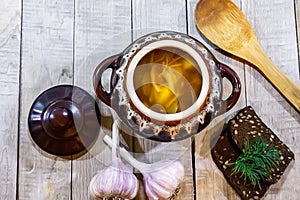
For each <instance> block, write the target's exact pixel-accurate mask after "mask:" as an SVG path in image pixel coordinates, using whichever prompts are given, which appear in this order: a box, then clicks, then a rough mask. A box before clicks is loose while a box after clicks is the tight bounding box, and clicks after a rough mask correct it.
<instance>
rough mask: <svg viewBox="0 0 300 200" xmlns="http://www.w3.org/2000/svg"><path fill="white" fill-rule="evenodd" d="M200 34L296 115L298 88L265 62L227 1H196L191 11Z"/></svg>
mask: <svg viewBox="0 0 300 200" xmlns="http://www.w3.org/2000/svg"><path fill="white" fill-rule="evenodd" d="M195 20H196V24H197V27H198V29H199V30H200V32H201V33H202V34H203V35H204V36H205V37H206V38H207V39H208V40H210V42H212V43H213V44H214V45H216V46H217V47H219V48H221V49H223V50H225V51H227V52H229V53H231V54H233V55H235V56H237V57H240V58H242V59H244V60H246V61H248V62H249V63H251V64H253V67H254V68H255V69H256V70H258V71H259V72H260V73H261V74H262V75H264V76H265V77H266V78H267V79H268V80H269V81H270V82H271V83H272V84H273V86H274V87H275V88H276V89H277V90H278V91H279V92H280V93H281V95H282V96H283V97H285V98H286V99H287V101H288V102H289V103H290V104H291V105H292V106H293V107H294V108H295V109H296V110H297V111H298V112H300V88H299V86H298V85H296V84H295V83H294V82H292V81H291V80H290V79H289V78H288V77H287V76H286V75H285V74H284V73H283V72H282V71H280V69H279V68H278V67H276V66H275V64H274V63H273V62H272V61H271V60H270V59H269V58H268V56H267V55H266V54H265V52H264V51H263V49H262V48H261V46H260V44H259V43H258V40H257V38H256V36H255V33H254V31H253V30H252V28H251V26H250V24H249V22H248V20H247V18H246V17H245V15H244V14H243V13H242V11H241V10H240V9H239V8H238V7H237V6H236V5H235V4H234V3H233V2H232V1H230V0H200V2H199V3H198V4H197V6H196V9H195Z"/></svg>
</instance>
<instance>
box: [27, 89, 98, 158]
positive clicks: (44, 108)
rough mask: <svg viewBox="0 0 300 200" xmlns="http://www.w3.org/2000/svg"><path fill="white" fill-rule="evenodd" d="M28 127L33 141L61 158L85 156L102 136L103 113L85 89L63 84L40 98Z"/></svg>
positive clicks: (32, 110) (32, 111)
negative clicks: (100, 135)
mask: <svg viewBox="0 0 300 200" xmlns="http://www.w3.org/2000/svg"><path fill="white" fill-rule="evenodd" d="M28 127H29V131H30V135H31V137H32V139H33V141H34V142H35V143H36V144H37V145H38V146H39V147H40V148H41V149H42V150H44V151H45V152H47V153H50V154H53V155H56V156H61V157H68V156H75V155H78V154H80V155H82V154H83V153H86V152H87V150H88V149H89V148H90V147H91V146H92V145H93V144H94V143H95V141H96V140H97V138H98V135H99V130H100V112H99V108H98V105H97V103H96V102H95V100H94V98H93V97H92V96H91V95H90V94H89V93H87V92H86V91H84V90H83V89H81V88H79V87H76V86H72V85H59V86H55V87H52V88H50V89H48V90H46V91H44V92H43V93H41V94H40V95H39V96H38V97H37V98H36V100H35V101H34V103H33V104H32V106H31V109H30V111H29V116H28Z"/></svg>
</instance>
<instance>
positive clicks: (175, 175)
mask: <svg viewBox="0 0 300 200" xmlns="http://www.w3.org/2000/svg"><path fill="white" fill-rule="evenodd" d="M104 141H105V142H106V143H107V144H108V145H109V146H111V147H113V142H112V140H111V138H110V137H109V136H108V135H106V136H105V137H104ZM119 150H120V155H121V156H122V157H123V158H124V159H125V160H126V161H127V162H129V163H130V164H131V165H132V166H133V167H135V168H136V169H138V170H139V171H140V172H141V173H142V174H143V181H144V187H145V192H146V194H147V197H148V199H149V200H158V199H160V200H161V199H174V198H175V197H176V196H177V194H178V193H179V192H180V188H181V183H182V181H183V179H184V167H183V165H182V164H181V162H179V161H178V160H173V159H166V160H161V161H158V162H155V163H152V164H146V163H142V162H140V161H137V160H136V159H135V158H133V157H132V155H131V154H130V153H129V152H128V151H127V150H125V149H124V148H121V147H120V149H119Z"/></svg>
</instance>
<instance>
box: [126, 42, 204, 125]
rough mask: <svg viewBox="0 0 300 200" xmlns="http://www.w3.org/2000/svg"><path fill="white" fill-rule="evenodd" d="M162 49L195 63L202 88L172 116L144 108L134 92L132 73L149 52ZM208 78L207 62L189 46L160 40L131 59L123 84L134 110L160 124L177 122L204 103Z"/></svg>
mask: <svg viewBox="0 0 300 200" xmlns="http://www.w3.org/2000/svg"><path fill="white" fill-rule="evenodd" d="M162 47H171V48H176V49H180V50H182V51H184V52H186V53H188V54H189V55H190V56H191V57H192V58H193V59H194V60H195V61H196V62H197V65H198V66H197V67H198V70H199V71H200V74H201V77H202V86H201V90H200V94H199V95H198V97H197V100H196V101H195V102H194V103H193V104H192V105H191V106H190V107H188V108H187V109H185V110H183V111H181V112H178V113H174V114H166V113H165V114H163V113H159V112H155V111H153V110H151V109H150V108H148V107H147V106H145V105H144V104H143V103H142V102H141V100H140V99H139V97H138V96H137V94H136V92H135V86H134V81H133V80H134V71H135V69H136V67H137V65H138V63H139V61H140V60H141V59H142V58H143V57H144V56H145V55H146V54H147V53H149V52H150V51H152V50H154V49H158V48H162ZM209 77H210V75H209V72H208V69H207V62H204V58H203V57H202V56H201V55H200V54H199V52H197V51H196V50H195V49H194V48H192V47H191V46H189V45H188V44H186V43H184V42H182V41H177V40H171V39H162V40H158V41H154V42H152V43H149V44H147V45H145V46H143V47H142V48H141V49H139V50H138V51H137V52H136V54H135V55H134V56H133V57H132V59H131V61H130V63H129V65H128V69H127V73H126V76H125V82H126V84H125V85H126V86H125V87H126V90H127V92H128V96H129V98H130V99H131V102H132V103H133V104H134V106H135V107H136V109H138V110H139V111H140V112H141V113H143V114H144V115H146V116H148V117H149V118H151V119H153V120H157V121H162V122H168V121H178V120H182V119H185V118H187V117H189V116H191V115H193V114H194V113H195V112H197V111H198V110H199V108H200V107H202V106H203V104H204V103H205V102H206V99H207V95H208V93H209V88H210V81H209Z"/></svg>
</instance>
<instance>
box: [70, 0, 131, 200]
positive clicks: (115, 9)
mask: <svg viewBox="0 0 300 200" xmlns="http://www.w3.org/2000/svg"><path fill="white" fill-rule="evenodd" d="M91 8H92V9H91ZM130 15H131V5H130V0H125V1H124V0H116V1H108V2H104V1H99V0H97V1H94V0H88V1H81V0H78V1H75V67H74V81H75V85H78V86H80V87H82V88H84V89H85V90H86V91H88V92H89V93H90V94H93V95H95V94H94V89H93V82H92V80H93V73H94V70H95V68H96V67H97V65H98V64H99V63H100V62H101V61H102V60H104V59H105V58H106V57H109V56H112V55H114V54H117V53H120V52H121V51H122V50H123V49H124V48H125V47H126V46H127V45H128V44H129V43H130V42H131V26H130V23H131V16H130ZM107 78H108V77H107ZM108 80H109V78H108ZM95 98H96V97H95ZM99 105H100V107H101V111H102V114H103V115H106V117H102V130H101V132H100V136H99V138H98V140H97V143H96V144H95V145H94V146H93V147H92V149H91V150H90V151H89V153H88V154H87V155H85V156H83V157H82V158H80V159H78V160H75V161H73V165H72V166H73V170H72V173H73V176H72V181H73V184H72V199H74V200H75V199H78V200H81V199H88V198H89V193H88V186H89V182H90V180H91V179H92V177H93V176H94V175H95V174H96V173H97V171H99V170H101V169H103V168H104V167H106V166H107V165H108V164H109V162H110V161H111V152H110V149H109V148H108V147H107V146H106V144H105V143H104V142H103V136H104V134H110V132H111V123H112V121H113V120H112V117H110V116H109V113H107V112H108V110H107V108H105V107H104V104H100V103H99Z"/></svg>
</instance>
